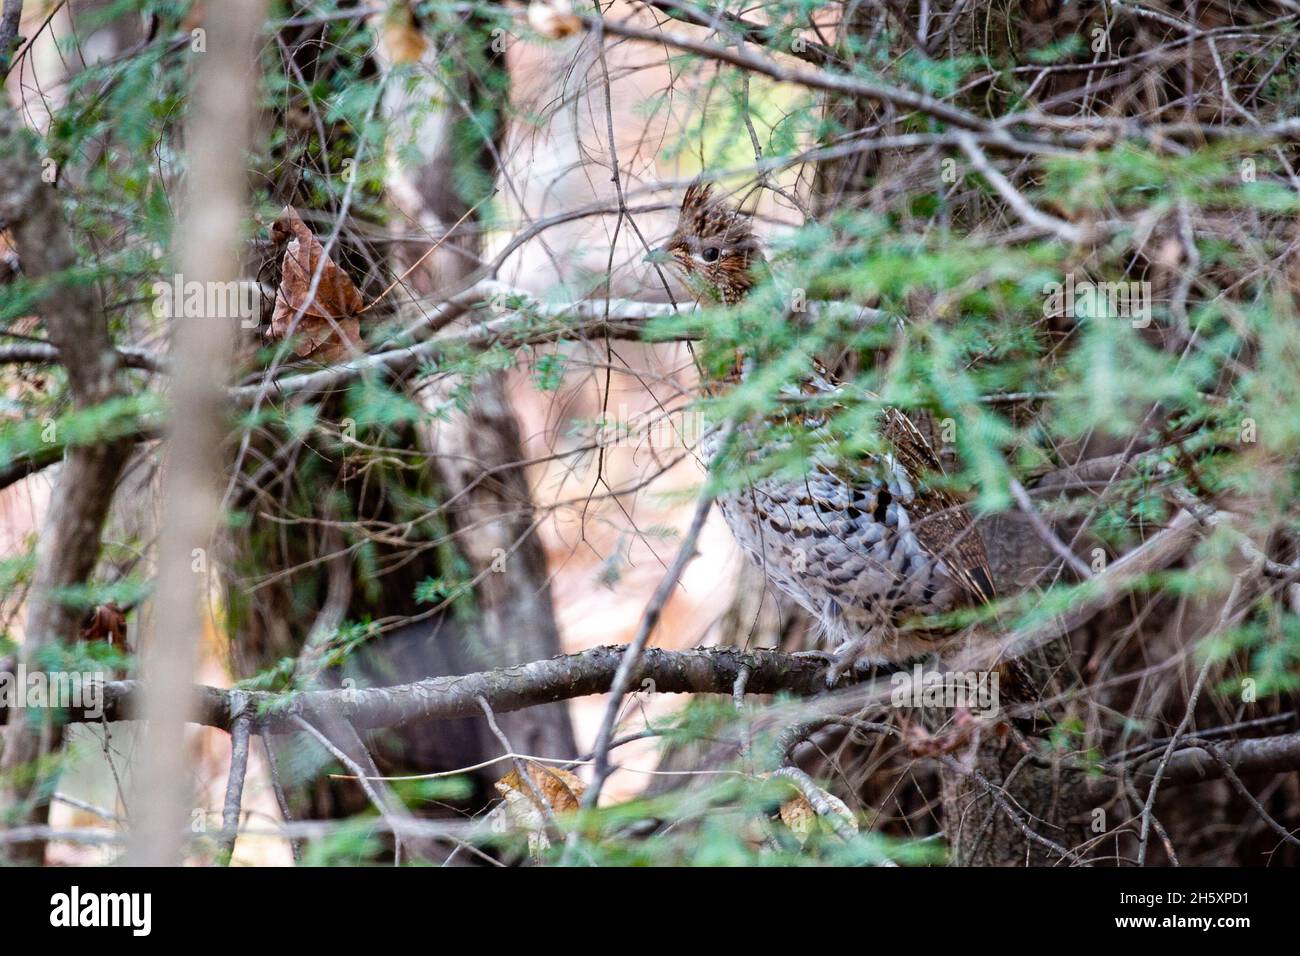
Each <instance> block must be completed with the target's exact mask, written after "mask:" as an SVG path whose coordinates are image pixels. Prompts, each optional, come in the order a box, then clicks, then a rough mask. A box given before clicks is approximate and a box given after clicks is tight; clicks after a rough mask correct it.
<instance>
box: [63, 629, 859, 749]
mask: <svg viewBox="0 0 1300 956" xmlns="http://www.w3.org/2000/svg"><path fill="white" fill-rule="evenodd" d="M624 650H625V648H624V647H623V646H613V647H595V648H592V649H591V650H587V651H582V652H581V653H578V654H568V655H564V656H560V657H552V658H550V659H549V660H542V661H533V662H532V663H529V664H520V665H518V666H516V667H506V668H502V669H500V670H493V671H481V672H478V673H475V674H464V675H458V676H451V677H430V678H426V679H425V680H421V681H416V682H414V683H411V684H399V685H395V686H392V687H372V688H366V689H364V690H360V689H357V690H354V689H344V690H320V691H303V692H299V693H293V694H273V693H270V692H266V691H239V690H222V689H220V688H216V687H209V686H206V685H200V686H198V687H196V688H195V699H196V700H197V701H198V705H197V710H196V711H195V713H194V714H193V715H192V716H191V722H193V723H197V724H203V725H205V726H208V727H219V728H221V729H223V730H229V729H230V728H231V727H232V726H233V724H234V721H235V719H236V718H237V717H239V716H240V715H241V714H244V713H252V715H253V722H254V726H255V727H256V729H257V730H258V731H259V732H271V733H292V732H295V731H296V729H297V727H296V725H295V723H294V718H295V717H302V718H304V719H306V720H307V721H308V722H309V723H316V722H317V721H318V720H320V719H321V718H323V717H326V716H328V717H331V718H336V719H337V718H339V717H342V718H344V719H346V720H348V721H349V722H350V723H351V724H352V725H353V726H355V727H357V728H358V729H362V730H366V729H376V728H381V727H396V726H400V725H402V724H406V723H410V722H412V721H420V720H449V719H452V718H456V717H470V716H478V715H479V714H482V712H483V710H482V705H481V704H480V703H479V698H483V699H485V700H486V701H487V702H488V704H489V705H490V706H491V708H492V710H493V711H495V712H497V713H503V712H507V711H513V710H522V709H524V708H526V707H533V706H536V705H538V704H549V703H553V702H555V701H561V700H571V699H573V698H575V697H586V696H588V695H591V694H601V693H604V692H605V691H608V690H609V688H610V685H611V682H612V681H613V679H614V674H615V672H616V671H617V670H618V665H619V661H621V660H622V658H623V652H624ZM742 668H748V670H749V678H748V682H747V683H746V685H745V690H746V692H747V693H751V694H775V693H782V692H784V693H790V694H795V695H800V696H807V695H811V694H816V693H818V692H820V691H824V690H826V689H827V687H826V677H825V675H826V665H825V662H823V661H821V660H818V659H816V658H806V657H799V656H797V655H791V654H785V653H781V652H779V651H750V652H741V651H737V650H732V649H729V648H696V649H694V650H689V651H665V650H660V649H658V648H650V649H648V650H646V651H645V653H644V655H643V656H642V658H641V660H640V661H638V662H637V664H636V666H635V667H634V668H633V675H632V680H631V681H630V683H629V685H628V686H629V687H631V688H633V689H634V691H639V692H645V693H655V694H730V693H732V690H733V689H734V687H735V685H736V679H737V678H738V677H739V676H740V673H741V670H742ZM852 682H853V678H851V677H844V678H842V679H841V684H843V685H847V684H850V683H852ZM143 696H144V689H143V685H142V683H141V682H140V681H134V680H127V681H111V682H109V683H107V684H105V685H104V695H103V717H102V719H104V720H108V721H118V720H133V719H137V718H138V717H139V713H140V711H139V707H140V702H141V700H142V698H143ZM69 714H70V717H71V719H72V720H74V721H93V720H95V719H97V718H95V717H94V716H93V715H91V716H87V713H86V708H84V707H80V708H70V709H69Z"/></svg>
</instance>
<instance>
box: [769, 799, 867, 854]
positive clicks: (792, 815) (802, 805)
mask: <svg viewBox="0 0 1300 956" xmlns="http://www.w3.org/2000/svg"><path fill="white" fill-rule="evenodd" d="M815 795H816V796H817V798H818V800H819V801H820V802H821V805H822V807H823V813H824V814H825V815H830V814H834V815H835V816H836V817H839V818H840V819H841V820H843V821H844V823H846V824H847V825H848V826H849V828H850V829H853V830H856V829H857V828H858V821H857V820H856V819H855V818H854V816H853V811H852V810H850V809H849V808H848V805H847V804H845V802H844V801H843V800H841V799H840V798H839V797H837V796H835V794H833V793H830V792H828V791H826V790H823V789H822V788H821V787H817V788H816V794H815ZM778 812H779V813H780V815H781V822H782V823H784V824H785V825H786V826H787V827H788V828H789V830H790V832H791V833H793V834H794V836H795V839H796V840H798V841H799V843H800V844H804V843H807V842H808V837H809V836H810V835H812V833H813V832H814V831H817V830H821V831H823V832H825V833H827V834H834V833H835V827H834V825H832V823H831V821H829V820H822V819H821V815H819V814H818V813H817V810H816V808H815V807H814V806H813V805H812V803H811V802H809V800H808V798H807V797H805V796H804V795H803V794H802V793H796V794H795V795H794V796H793V797H791V798H790V799H789V800H787V801H786V802H785V803H783V804H781V807H780V810H779V811H778Z"/></svg>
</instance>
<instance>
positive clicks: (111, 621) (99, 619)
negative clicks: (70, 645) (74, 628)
mask: <svg viewBox="0 0 1300 956" xmlns="http://www.w3.org/2000/svg"><path fill="white" fill-rule="evenodd" d="M81 639H82V640H83V641H108V643H109V644H112V645H113V646H114V647H123V646H124V645H125V644H126V612H125V611H123V610H122V609H121V608H120V607H118V606H117V602H116V601H109V602H108V603H107V604H97V605H95V606H94V607H93V608H91V609H90V610H89V611H87V612H86V615H85V617H83V618H82V619H81Z"/></svg>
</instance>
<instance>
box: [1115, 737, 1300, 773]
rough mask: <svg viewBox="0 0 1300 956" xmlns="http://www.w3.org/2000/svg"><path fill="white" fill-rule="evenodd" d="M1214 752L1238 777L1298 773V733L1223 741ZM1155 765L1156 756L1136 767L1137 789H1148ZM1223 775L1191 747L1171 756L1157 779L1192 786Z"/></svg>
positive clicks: (1199, 750)
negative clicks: (1142, 787) (1255, 774)
mask: <svg viewBox="0 0 1300 956" xmlns="http://www.w3.org/2000/svg"><path fill="white" fill-rule="evenodd" d="M1217 750H1218V752H1219V757H1220V758H1222V760H1223V763H1226V764H1227V765H1228V766H1229V767H1231V768H1232V769H1233V771H1234V772H1235V773H1238V774H1252V773H1288V772H1290V771H1293V770H1300V733H1296V734H1280V735H1278V736H1276V737H1252V738H1250V739H1248V740H1233V741H1227V742H1224V743H1222V744H1219V745H1218V747H1217ZM1159 763H1160V755H1159V754H1157V755H1155V756H1154V757H1152V758H1151V759H1150V760H1148V761H1147V762H1145V763H1143V764H1141V765H1140V766H1138V767H1137V769H1136V770H1134V772H1133V779H1134V782H1135V783H1136V784H1137V785H1138V786H1147V785H1149V784H1150V783H1151V781H1152V779H1154V777H1155V772H1156V767H1157V766H1158V765H1159ZM1223 775H1224V773H1223V764H1221V763H1220V762H1219V761H1218V760H1215V759H1214V757H1213V756H1211V754H1210V753H1209V751H1208V750H1206V749H1205V748H1204V747H1200V746H1192V747H1184V748H1183V749H1181V750H1176V751H1175V752H1174V754H1173V756H1171V757H1170V758H1169V763H1168V764H1167V765H1166V766H1165V771H1164V775H1163V776H1162V778H1161V779H1162V780H1163V781H1164V782H1165V783H1170V784H1193V783H1200V782H1201V781H1202V780H1217V779H1219V778H1221V777H1222V776H1223Z"/></svg>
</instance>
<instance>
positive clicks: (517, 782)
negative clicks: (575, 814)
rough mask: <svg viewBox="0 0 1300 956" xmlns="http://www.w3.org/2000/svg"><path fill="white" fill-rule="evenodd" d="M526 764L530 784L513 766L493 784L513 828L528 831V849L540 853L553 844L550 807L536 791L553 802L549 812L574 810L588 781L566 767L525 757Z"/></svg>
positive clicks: (547, 801) (548, 802)
mask: <svg viewBox="0 0 1300 956" xmlns="http://www.w3.org/2000/svg"><path fill="white" fill-rule="evenodd" d="M524 765H525V766H526V767H527V769H528V779H529V780H531V781H532V784H533V785H532V786H531V787H530V786H529V785H528V783H527V782H525V780H524V778H523V777H522V776H520V774H519V771H518V769H515V770H511V771H510V772H509V773H508V774H506V775H505V776H504V777H502V778H501V779H500V780H498V781H497V782H496V783H495V784H493V786H494V787H496V791H497V793H499V794H501V798H502V799H503V800H504V801H505V803H504V807H505V816H506V820H508V821H509V823H510V825H511V826H512V827H513V828H514V829H516V830H522V831H523V832H525V833H527V834H528V849H529V851H530V852H531V853H532V854H533V856H537V855H539V854H540V853H541V852H542V850H545V849H546V848H547V847H549V846H550V845H551V841H550V839H549V838H548V837H547V836H546V815H547V809H546V806H545V805H543V804H542V803H541V802H540V801H539V800H538V799H537V795H538V794H540V795H541V796H542V798H543V799H544V800H545V801H546V804H549V805H550V812H553V813H566V812H572V811H575V810H577V809H578V807H579V806H581V804H582V795H583V793H585V792H586V790H587V785H586V784H585V783H583V782H582V780H580V779H579V778H578V777H577V776H575V775H574V774H571V773H569V771H567V770H560V769H558V768H556V767H546V766H543V765H542V764H539V763H536V762H535V761H532V760H525V761H524ZM534 790H536V793H534Z"/></svg>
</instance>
